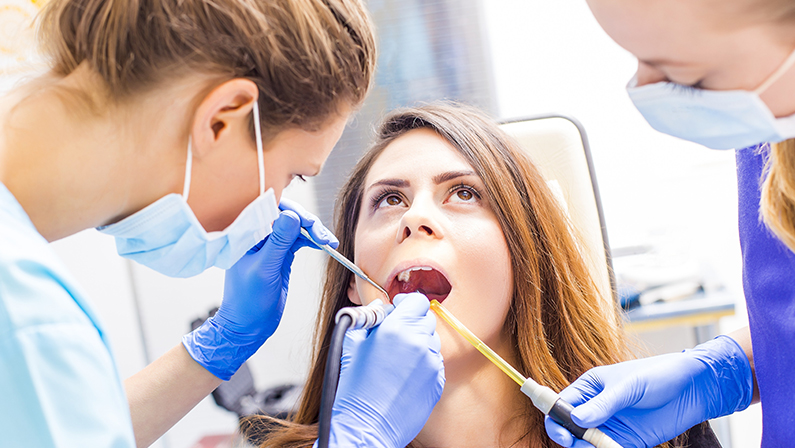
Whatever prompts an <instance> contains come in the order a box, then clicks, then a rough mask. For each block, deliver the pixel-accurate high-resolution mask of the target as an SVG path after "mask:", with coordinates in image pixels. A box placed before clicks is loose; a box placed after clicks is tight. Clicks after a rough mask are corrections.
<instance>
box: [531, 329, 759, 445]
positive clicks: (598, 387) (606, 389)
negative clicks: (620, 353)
mask: <svg viewBox="0 0 795 448" xmlns="http://www.w3.org/2000/svg"><path fill="white" fill-rule="evenodd" d="M752 394H753V378H752V373H751V366H750V364H749V362H748V358H747V356H746V355H745V353H744V352H743V350H742V348H740V346H739V345H738V344H737V342H735V341H734V340H733V339H731V338H730V337H728V336H719V337H717V338H715V339H713V340H711V341H708V342H705V343H703V344H701V345H698V346H696V347H695V348H693V349H691V350H684V351H683V352H681V353H671V354H667V355H660V356H654V357H651V358H646V359H638V360H634V361H627V362H622V363H619V364H614V365H609V366H602V367H596V368H593V369H591V370H589V371H588V372H586V373H585V374H584V375H583V376H581V377H580V378H578V379H577V380H576V381H575V382H573V383H572V384H571V385H569V386H568V387H567V388H566V389H564V390H563V391H562V392H561V393H560V396H561V398H563V399H564V400H566V401H568V402H569V403H570V404H571V405H572V406H575V408H576V409H575V410H574V411H572V413H571V416H572V420H574V422H575V423H576V424H578V425H580V426H581V427H583V428H592V427H595V426H598V427H599V429H601V430H602V431H603V432H604V433H605V434H607V435H608V436H610V438H612V439H613V440H615V441H616V442H618V444H619V445H621V446H622V447H624V448H632V447H646V446H655V445H658V444H660V443H663V442H667V441H668V440H671V439H673V438H674V437H676V436H678V435H679V434H682V433H683V432H685V431H687V430H688V429H690V428H691V427H693V426H695V425H696V424H698V423H701V422H703V421H705V420H709V419H712V418H717V417H721V416H723V415H728V414H731V413H733V412H737V411H741V410H743V409H745V408H747V407H748V405H750V404H751V397H752ZM583 403H585V404H583ZM545 424H546V429H547V434H548V435H549V437H550V438H551V439H552V440H554V441H555V442H556V443H558V444H560V445H562V446H564V447H575V448H592V445H591V444H590V443H588V442H585V441H583V440H579V439H575V438H574V437H573V436H572V435H571V433H569V432H568V431H567V430H565V429H564V428H563V427H561V426H560V425H558V424H557V423H555V422H554V421H553V420H552V419H550V418H549V417H547V418H546V420H545Z"/></svg>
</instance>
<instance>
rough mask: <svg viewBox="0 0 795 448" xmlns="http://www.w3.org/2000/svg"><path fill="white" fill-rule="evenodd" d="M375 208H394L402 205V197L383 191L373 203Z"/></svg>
mask: <svg viewBox="0 0 795 448" xmlns="http://www.w3.org/2000/svg"><path fill="white" fill-rule="evenodd" d="M373 203H374V204H376V205H375V208H382V207H396V206H398V205H401V204H403V197H402V196H401V195H400V194H398V193H395V192H390V191H385V192H384V193H382V194H380V195H379V196H377V197H376V198H375V200H374V201H373Z"/></svg>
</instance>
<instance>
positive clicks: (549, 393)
mask: <svg viewBox="0 0 795 448" xmlns="http://www.w3.org/2000/svg"><path fill="white" fill-rule="evenodd" d="M431 310H433V312H434V313H436V314H437V315H438V316H439V317H441V318H442V319H444V320H445V321H446V322H447V323H448V324H450V326H451V327H453V329H454V330H455V331H457V332H458V333H459V334H460V335H461V336H463V337H464V339H466V340H467V341H469V343H470V344H472V345H473V346H474V347H475V348H476V349H477V350H478V351H479V352H480V353H483V355H484V356H485V357H486V358H488V360H489V361H491V362H493V363H494V364H495V365H496V366H497V367H499V368H500V370H502V371H503V372H505V374H506V375H508V376H509V377H511V379H512V380H514V381H516V383H517V384H519V386H521V391H522V392H523V393H524V394H525V395H527V396H528V397H530V400H532V402H533V405H534V406H535V407H536V408H538V410H540V411H541V412H543V413H544V414H546V415H549V416H550V417H551V418H552V420H555V421H556V422H558V423H559V424H560V425H561V426H563V427H564V428H566V429H568V430H569V432H571V433H572V434H574V436H575V437H577V438H579V439H582V440H585V441H587V442H589V443H590V444H591V445H593V446H595V447H596V448H621V445H619V444H618V443H616V442H615V441H614V440H613V439H611V438H610V437H608V436H607V435H606V434H605V433H603V432H602V431H600V430H599V429H597V428H589V429H585V428H580V427H579V426H577V424H575V423H574V422H573V421H572V419H571V411H572V410H574V407H573V406H572V405H570V404H569V403H567V402H565V401H563V400H562V399H561V398H560V396H559V395H558V394H557V393H555V391H554V390H552V389H550V388H548V387H546V386H542V385H540V384H538V383H536V382H535V381H533V379H532V378H525V377H524V376H522V374H521V373H519V372H517V371H516V369H514V368H513V366H511V365H510V364H508V363H507V362H505V360H504V359H502V358H501V357H500V355H498V354H497V353H496V352H495V351H494V350H492V349H491V348H489V346H487V345H486V344H484V343H483V341H481V340H480V339H479V338H478V337H477V336H475V334H474V333H472V332H471V331H469V329H468V328H467V327H465V326H464V324H462V323H461V321H459V320H458V319H456V318H455V316H453V315H452V314H450V312H449V311H447V309H446V308H445V307H443V306H442V304H441V303H439V302H438V301H436V300H431Z"/></svg>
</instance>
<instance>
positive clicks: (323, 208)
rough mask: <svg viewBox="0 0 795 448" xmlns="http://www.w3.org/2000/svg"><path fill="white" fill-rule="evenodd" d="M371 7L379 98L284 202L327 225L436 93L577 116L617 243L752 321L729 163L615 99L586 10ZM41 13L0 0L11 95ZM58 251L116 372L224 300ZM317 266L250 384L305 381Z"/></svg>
mask: <svg viewBox="0 0 795 448" xmlns="http://www.w3.org/2000/svg"><path fill="white" fill-rule="evenodd" d="M367 4H368V7H369V8H370V10H371V12H372V15H373V18H374V20H375V22H376V24H377V33H378V44H379V51H380V56H379V66H378V72H377V76H376V84H375V87H374V89H373V91H372V93H371V95H370V97H369V98H368V100H367V101H366V103H365V105H364V106H363V107H362V109H361V111H360V112H359V113H358V114H357V116H356V118H355V119H354V120H353V121H352V122H351V123H350V124H349V126H348V128H347V129H346V131H345V134H344V135H343V137H342V139H341V141H340V143H339V144H338V145H337V148H336V149H335V151H334V152H333V153H332V155H331V157H330V159H329V161H328V163H327V164H326V167H325V169H324V171H323V173H322V174H321V175H320V176H318V177H317V178H315V179H311V180H310V181H309V182H307V183H306V184H300V185H298V184H296V185H293V186H291V187H290V188H288V190H287V192H286V193H285V195H286V196H287V197H290V198H292V199H295V200H298V201H299V202H301V203H302V204H303V205H304V206H306V207H307V208H308V209H310V210H312V211H315V212H316V213H318V214H319V215H320V216H321V217H322V218H323V220H324V221H325V222H326V223H328V224H329V225H330V224H331V215H332V210H333V201H334V197H335V195H336V191H337V188H338V187H339V186H340V184H341V183H342V182H343V181H344V179H345V178H346V176H347V173H348V170H349V169H350V168H351V166H352V165H353V163H355V161H356V160H357V158H358V157H359V155H360V154H361V152H362V151H363V150H364V148H366V146H367V142H368V141H369V140H370V138H371V136H372V128H373V125H374V123H375V121H376V120H377V119H378V117H380V116H381V115H382V114H383V113H385V112H387V111H389V110H391V109H392V108H395V107H399V106H403V105H410V104H413V103H415V102H416V101H430V100H434V99H440V98H444V99H453V100H459V101H463V102H467V103H470V104H474V105H477V106H479V107H481V108H483V109H485V110H487V111H488V112H490V113H492V114H493V115H494V116H495V117H497V118H512V117H519V116H525V115H533V114H544V113H555V112H559V113H565V114H568V115H571V116H573V117H575V118H577V119H578V120H579V121H581V122H582V123H583V125H584V127H585V129H586V131H587V133H588V136H589V138H590V142H591V150H592V153H593V159H594V164H595V167H596V174H597V177H598V180H599V184H600V188H601V196H602V201H603V205H604V212H605V217H606V222H607V228H608V233H609V238H610V241H611V243H612V246H613V247H614V248H623V247H635V246H651V247H655V248H657V249H658V250H659V251H660V252H662V253H665V254H668V255H669V259H678V260H687V261H688V262H689V263H692V264H695V265H697V266H699V269H700V270H701V271H702V272H704V273H706V274H705V275H707V276H708V277H709V279H710V281H711V282H712V283H714V284H716V285H719V286H720V288H721V289H722V290H723V291H725V292H726V293H728V294H730V295H731V296H732V297H734V298H735V299H736V310H737V314H736V315H735V316H733V317H730V318H724V319H722V320H721V323H720V330H721V331H724V332H725V331H731V330H733V329H735V328H737V327H739V326H742V325H745V324H747V317H746V316H745V305H744V301H743V297H742V285H741V267H740V255H739V244H738V238H737V225H736V220H737V212H736V208H737V204H736V181H735V176H734V155H733V152H731V151H724V152H719V151H710V150H707V149H704V148H702V147H699V146H698V145H694V144H690V143H687V142H683V141H681V140H677V139H675V138H672V137H668V136H664V135H661V134H659V133H656V132H655V131H653V130H652V129H651V128H650V127H649V126H648V125H647V124H646V123H645V121H643V119H642V118H641V116H640V115H639V114H638V112H637V111H636V110H635V108H634V107H633V106H632V104H631V103H630V101H629V99H628V98H627V95H626V93H625V90H624V87H625V85H626V82H627V81H628V80H629V78H630V77H631V76H632V74H633V73H634V71H635V60H634V58H633V57H632V56H631V55H629V54H628V53H626V52H625V51H624V50H622V49H621V48H620V47H618V46H617V45H616V44H614V43H613V42H612V41H611V40H610V39H609V38H608V37H607V36H606V35H605V34H604V32H603V31H602V30H601V29H600V28H599V26H598V24H597V23H596V22H595V20H594V19H593V17H592V16H591V14H590V11H589V10H588V8H587V6H586V4H585V1H584V0H556V1H554V2H550V1H545V0H488V1H484V0H369V1H368V2H367ZM41 5H42V2H41V1H38V0H0V70H1V71H2V74H1V75H0V88H2V89H4V90H8V89H12V88H13V86H14V84H15V83H17V82H20V80H22V79H24V78H25V77H26V76H31V75H30V74H31V73H35V72H36V71H37V70H41V69H42V67H43V62H42V60H41V58H40V57H39V56H38V55H37V53H36V51H35V47H34V45H33V36H34V33H33V29H32V28H31V27H30V20H31V18H32V17H33V16H34V15H35V14H36V12H37V11H38V10H39V9H40V8H41ZM45 118H46V117H45ZM43 123H46V119H45V120H43ZM54 247H55V249H56V251H57V252H58V254H59V255H60V256H61V257H62V258H63V259H64V261H65V262H66V264H67V266H68V267H69V268H70V269H71V270H72V271H73V272H74V274H75V275H76V276H77V278H78V279H79V280H80V281H82V283H83V285H84V286H85V287H86V289H87V290H88V292H89V294H90V296H91V298H92V299H93V302H94V303H95V305H96V307H97V310H98V312H99V314H100V316H101V318H102V319H103V320H104V322H105V325H106V327H107V330H108V333H109V335H110V338H111V341H112V344H113V346H114V347H115V352H116V359H117V362H118V364H119V370H120V372H121V374H122V376H123V377H127V376H130V375H132V374H133V373H135V372H136V371H138V370H140V369H141V368H142V367H144V366H145V365H146V364H147V363H149V362H151V361H152V360H153V359H155V358H157V357H158V356H160V355H162V354H163V353H164V352H165V351H167V350H168V349H170V348H171V347H173V346H175V345H176V344H178V343H179V341H180V338H181V336H182V335H183V334H184V333H185V332H187V331H188V330H189V325H190V322H191V321H192V320H193V319H195V318H197V317H200V316H205V315H206V313H207V311H208V310H209V309H210V308H212V307H215V306H218V304H219V302H220V298H221V291H222V284H223V273H222V272H221V271H218V270H215V269H213V270H210V271H208V272H206V273H204V274H202V275H200V276H198V277H195V278H192V279H170V278H166V277H164V276H161V275H159V274H157V273H155V272H153V271H151V270H149V269H147V268H144V267H141V266H138V265H135V264H133V263H131V262H128V261H126V260H123V259H121V258H119V257H118V256H116V254H115V247H114V243H113V240H112V239H111V238H110V237H107V236H104V235H100V234H98V233H97V232H95V231H93V230H89V231H85V232H81V233H79V234H77V235H74V236H72V237H69V238H66V239H64V240H61V241H58V242H56V243H54ZM0 250H2V248H0ZM324 263H325V259H324V257H323V256H321V255H320V254H319V253H318V252H316V251H309V250H303V251H301V252H300V253H299V255H298V256H297V258H296V262H295V265H294V269H293V276H292V278H291V285H290V296H289V299H288V304H287V309H286V311H285V314H284V318H283V321H282V324H281V325H280V327H279V329H278V331H277V332H276V334H275V335H274V336H273V337H272V338H271V339H270V340H269V341H268V342H267V343H266V344H265V346H264V347H263V348H262V349H261V350H260V351H259V352H258V353H257V354H256V355H255V356H254V357H253V358H252V360H251V362H250V365H251V369H252V371H253V373H254V376H255V380H256V383H257V387H258V388H259V389H264V388H267V387H272V386H276V385H279V384H284V383H300V382H302V381H303V378H304V377H305V376H306V373H307V363H308V360H309V352H308V348H309V343H310V339H311V331H312V326H313V321H314V316H315V314H316V309H317V300H318V291H319V288H320V281H321V272H322V268H323V265H324ZM694 343H695V342H694V340H693V337H692V332H687V331H681V330H678V329H674V330H673V331H670V332H667V333H661V334H658V335H654V336H653V337H652V338H651V339H647V340H646V344H647V345H648V347H649V351H650V352H661V351H671V350H679V349H681V348H684V347H688V346H692V345H693V344H694ZM87 393H90V391H87ZM730 422H731V438H732V440H731V442H732V445H733V446H736V447H744V446H754V445H757V446H758V444H759V437H760V432H761V429H760V426H761V418H760V412H759V406H754V407H752V408H750V409H749V410H748V411H745V412H743V413H741V414H739V415H736V416H733V417H731V419H730ZM236 423H237V419H236V417H235V416H234V415H233V414H231V413H229V412H227V411H224V410H222V409H221V408H219V407H217V406H216V405H215V404H214V402H213V401H212V399H210V398H208V399H205V400H204V401H203V402H202V403H200V404H199V405H198V406H197V407H196V408H195V409H194V410H193V411H192V412H191V413H190V414H189V415H188V416H187V417H186V418H185V419H183V420H182V421H181V422H180V423H178V424H177V425H176V426H175V427H174V428H173V429H172V430H171V431H169V432H168V433H167V434H166V435H165V436H164V437H163V438H161V440H160V441H158V442H157V444H156V445H155V446H158V447H160V448H189V447H192V446H194V444H195V443H196V441H197V440H199V439H200V438H201V437H203V436H205V435H211V434H226V433H231V432H233V431H234V429H235V426H236ZM726 442H728V440H726ZM727 446H728V445H727Z"/></svg>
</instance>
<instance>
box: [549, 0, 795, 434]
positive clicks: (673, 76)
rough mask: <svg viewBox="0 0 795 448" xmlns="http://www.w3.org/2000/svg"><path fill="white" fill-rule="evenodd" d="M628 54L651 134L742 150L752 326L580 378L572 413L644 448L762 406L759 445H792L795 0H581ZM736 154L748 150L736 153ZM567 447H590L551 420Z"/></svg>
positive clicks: (632, 89)
mask: <svg viewBox="0 0 795 448" xmlns="http://www.w3.org/2000/svg"><path fill="white" fill-rule="evenodd" d="M588 4H589V6H590V8H591V10H592V12H593V14H594V16H595V17H596V19H597V20H598V21H599V23H600V24H601V25H602V27H603V28H604V30H605V31H606V32H607V33H608V34H609V35H610V36H611V37H612V38H613V39H614V40H615V41H616V42H617V43H618V44H619V45H621V46H623V47H624V48H625V49H627V50H628V51H630V52H631V53H632V54H634V55H635V56H636V57H637V58H638V71H637V74H636V75H635V78H634V79H633V80H632V81H631V82H630V85H629V86H628V89H627V90H628V92H629V95H630V98H631V99H632V101H633V102H634V103H635V105H636V106H637V108H638V110H639V111H640V112H641V114H643V116H644V117H645V118H646V120H647V121H648V122H649V124H651V126H652V127H654V128H655V129H657V130H658V131H661V132H664V133H667V134H670V135H673V136H676V137H680V138H683V139H686V140H690V141H693V142H696V143H701V144H702V145H705V146H707V147H710V148H714V149H731V148H738V149H737V151H736V157H737V176H738V188H739V224H740V226H739V228H740V242H741V247H742V255H743V281H744V290H745V296H746V304H747V307H748V316H749V321H750V326H749V328H745V329H743V330H739V331H737V332H735V333H733V334H731V335H724V336H719V337H717V338H716V339H714V340H712V341H709V342H706V343H704V344H701V345H699V346H697V347H695V348H694V349H692V350H685V351H683V352H682V353H673V354H667V355H662V356H656V357H652V358H647V359H640V360H634V361H629V362H625V363H621V364H616V365H611V366H603V367H597V368H595V369H592V370H590V371H589V372H586V373H585V374H584V375H583V376H582V377H580V378H579V379H578V380H576V381H575V382H574V383H572V384H571V385H570V386H569V387H567V388H566V389H565V390H564V391H562V393H561V395H562V396H563V398H564V399H566V400H568V401H569V402H570V403H572V404H573V405H575V406H576V409H575V410H574V411H573V412H572V417H573V419H574V421H575V422H576V423H578V424H579V425H581V426H584V427H592V426H599V427H600V428H602V429H603V430H604V431H605V432H606V433H608V434H609V435H610V436H611V437H612V438H613V439H614V440H616V441H617V442H618V443H619V444H621V445H622V446H624V447H627V448H629V447H645V446H654V445H657V444H659V443H662V442H665V441H667V440H670V439H671V438H673V437H674V436H676V435H678V434H680V433H682V432H684V431H685V430H687V429H688V428H690V427H691V426H693V425H695V424H698V423H700V422H702V421H705V420H708V419H712V418H716V417H720V416H723V415H728V414H731V413H733V412H737V411H740V410H743V409H745V408H746V407H748V406H749V405H750V404H751V403H752V402H754V401H758V400H760V399H761V402H762V415H763V433H762V447H780V446H791V445H792V428H793V427H795V412H793V411H792V398H793V397H795V313H793V309H795V254H793V250H795V140H793V139H795V67H793V65H795V2H792V1H791V0H726V1H719V0H669V1H651V0H588ZM739 148H745V149H739ZM547 432H548V434H549V435H550V437H551V438H552V439H553V440H555V441H556V442H557V443H559V444H561V445H563V446H567V447H568V446H574V447H578V448H579V447H587V446H590V444H588V443H587V442H583V441H580V440H575V439H573V438H572V436H571V434H569V433H568V432H567V431H566V430H564V429H563V428H561V427H560V426H558V425H557V424H555V423H554V422H552V421H550V420H548V421H547Z"/></svg>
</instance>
